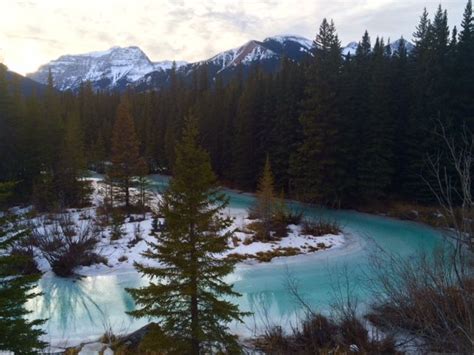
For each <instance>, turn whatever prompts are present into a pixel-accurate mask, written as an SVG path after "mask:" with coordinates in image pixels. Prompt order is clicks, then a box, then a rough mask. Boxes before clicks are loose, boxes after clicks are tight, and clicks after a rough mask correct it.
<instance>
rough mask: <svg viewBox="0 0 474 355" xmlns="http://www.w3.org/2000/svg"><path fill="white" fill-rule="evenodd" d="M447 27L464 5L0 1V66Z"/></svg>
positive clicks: (177, 56)
mask: <svg viewBox="0 0 474 355" xmlns="http://www.w3.org/2000/svg"><path fill="white" fill-rule="evenodd" d="M439 3H441V5H442V6H443V8H445V9H447V10H448V19H449V24H450V28H452V26H453V25H458V27H459V23H460V22H461V18H462V13H463V10H464V7H465V5H466V3H467V0H441V1H440V0H435V1H431V0H174V1H172V0H0V62H3V63H5V64H6V65H7V66H8V67H9V69H10V70H13V71H16V72H18V73H20V74H26V73H29V72H33V71H35V70H37V68H38V67H39V66H40V65H42V64H45V63H47V62H49V61H50V60H53V59H56V58H58V57H59V56H61V55H63V54H79V53H86V52H91V51H99V50H105V49H108V48H110V47H113V46H131V45H135V46H139V47H140V48H141V49H142V50H143V51H144V52H145V53H146V54H147V55H148V57H149V58H150V59H151V60H152V61H160V60H186V61H188V62H192V61H197V60H203V59H207V58H209V57H211V56H212V55H214V54H216V53H218V52H221V51H223V50H227V49H230V48H234V47H238V46H240V45H242V44H243V43H245V42H247V41H249V40H251V39H256V40H263V39H264V38H266V37H269V36H273V35H280V34H294V35H300V36H304V37H307V38H310V39H313V38H314V37H315V34H316V32H317V30H318V27H319V24H320V23H321V21H322V19H323V18H325V17H326V18H328V19H333V20H334V21H335V24H336V28H337V32H338V34H339V37H340V39H341V41H342V43H343V45H344V44H346V43H348V42H350V41H358V40H359V39H360V38H361V37H362V34H363V32H364V30H366V29H367V30H368V31H369V34H370V35H371V37H372V38H375V36H376V35H379V36H383V37H385V38H386V39H387V38H391V39H397V38H399V37H400V36H401V35H403V36H404V37H405V38H406V39H411V37H412V33H413V31H414V28H415V26H416V24H417V23H418V20H419V17H420V15H421V12H422V11H423V8H424V7H426V8H427V9H428V11H429V12H430V14H433V13H434V12H435V10H436V8H437V6H438V4H439Z"/></svg>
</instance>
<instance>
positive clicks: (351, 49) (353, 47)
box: [342, 42, 359, 56]
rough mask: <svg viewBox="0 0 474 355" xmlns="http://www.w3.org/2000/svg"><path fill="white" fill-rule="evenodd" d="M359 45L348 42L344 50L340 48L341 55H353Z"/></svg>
mask: <svg viewBox="0 0 474 355" xmlns="http://www.w3.org/2000/svg"><path fill="white" fill-rule="evenodd" d="M358 45H359V44H358V43H357V42H350V43H348V44H347V46H345V47H344V48H342V54H343V55H348V54H350V55H351V56H352V55H354V54H355V53H356V50H357V46H358Z"/></svg>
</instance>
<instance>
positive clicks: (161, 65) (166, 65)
mask: <svg viewBox="0 0 474 355" xmlns="http://www.w3.org/2000/svg"><path fill="white" fill-rule="evenodd" d="M173 63H176V69H178V68H181V67H183V66H185V65H187V64H188V62H185V61H184V60H179V61H172V60H162V61H160V62H154V63H153V66H154V68H155V70H163V71H166V70H170V69H171V68H172V67H173Z"/></svg>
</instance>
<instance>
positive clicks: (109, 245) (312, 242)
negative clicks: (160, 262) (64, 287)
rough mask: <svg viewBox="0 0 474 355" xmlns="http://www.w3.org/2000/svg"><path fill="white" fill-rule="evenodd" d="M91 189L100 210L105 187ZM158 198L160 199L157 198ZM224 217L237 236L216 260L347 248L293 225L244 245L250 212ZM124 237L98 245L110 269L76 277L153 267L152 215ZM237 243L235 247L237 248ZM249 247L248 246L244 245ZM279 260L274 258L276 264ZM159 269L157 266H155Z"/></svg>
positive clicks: (97, 267)
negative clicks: (273, 237) (274, 237)
mask: <svg viewBox="0 0 474 355" xmlns="http://www.w3.org/2000/svg"><path fill="white" fill-rule="evenodd" d="M90 181H91V183H92V187H93V188H94V193H93V196H92V203H93V205H94V206H98V205H99V204H100V203H101V201H102V199H103V197H102V189H103V183H102V182H101V181H100V180H99V179H96V178H91V179H90ZM155 198H159V196H156V197H155ZM68 213H69V214H71V216H72V218H73V219H74V221H76V222H77V223H80V219H81V216H82V218H83V217H84V216H90V217H91V218H94V217H95V207H90V208H84V209H75V210H69V211H68ZM225 214H227V215H229V216H231V217H232V218H233V225H232V226H231V227H230V229H231V230H237V231H236V232H235V233H234V236H235V238H234V240H229V247H230V250H228V251H227V252H225V253H224V254H221V255H218V256H217V257H225V256H227V255H229V254H241V255H247V256H249V258H248V259H247V260H244V261H243V263H246V264H253V263H255V262H257V261H256V260H255V259H254V258H252V257H251V256H255V255H256V254H257V253H259V252H268V251H272V250H276V249H278V248H290V247H291V248H298V249H300V252H299V253H301V254H305V253H309V252H311V247H312V248H318V243H323V244H324V245H325V247H326V248H331V249H334V248H337V247H340V246H342V245H343V244H344V240H345V238H344V236H343V235H342V234H340V235H325V236H322V237H313V236H309V235H302V234H301V228H300V227H299V226H294V225H291V226H289V229H290V231H289V233H288V236H287V237H285V238H283V239H281V240H278V241H275V242H259V241H254V242H251V243H248V244H247V243H244V241H245V240H246V239H248V238H252V234H250V233H251V232H249V231H248V230H247V227H246V226H247V225H248V223H250V222H251V221H250V220H248V219H247V210H245V209H238V208H227V209H226V211H225ZM133 217H134V218H135V219H137V218H139V217H141V215H135V216H133ZM138 225H139V226H140V229H141V231H142V233H141V237H142V240H141V241H139V242H137V243H136V244H134V245H132V244H133V243H131V241H132V240H133V239H134V238H135V236H134V231H135V228H136V227H137V226H138ZM123 230H124V235H123V237H122V238H120V239H119V240H115V241H114V240H111V239H110V234H111V229H110V227H108V228H106V229H105V230H104V231H103V232H102V233H101V238H100V240H99V243H98V244H97V246H96V249H95V251H96V252H97V253H98V254H99V255H101V256H103V257H105V258H107V260H108V262H107V265H104V264H94V265H91V266H82V267H79V268H78V269H77V270H76V273H77V274H79V275H83V276H98V275H105V274H120V273H124V272H129V271H131V270H133V269H134V267H133V264H134V262H139V263H148V264H149V263H150V260H149V259H147V258H144V257H143V256H142V253H143V252H144V251H145V250H147V249H148V248H149V246H148V244H147V243H149V242H156V237H155V236H153V235H150V232H151V230H152V214H151V213H147V214H146V216H145V219H144V220H143V221H139V222H138V221H130V220H129V219H126V221H125V223H124V224H123ZM234 243H236V244H234ZM245 244H247V245H245ZM318 249H320V250H318V251H317V253H320V252H323V251H324V250H325V249H321V248H318ZM35 259H36V261H37V263H38V266H39V269H40V270H41V271H43V272H50V271H51V268H50V266H49V264H48V262H47V261H46V260H45V259H44V257H43V256H42V255H41V253H40V252H39V251H36V252H35ZM276 259H278V258H275V260H276ZM155 266H157V265H155Z"/></svg>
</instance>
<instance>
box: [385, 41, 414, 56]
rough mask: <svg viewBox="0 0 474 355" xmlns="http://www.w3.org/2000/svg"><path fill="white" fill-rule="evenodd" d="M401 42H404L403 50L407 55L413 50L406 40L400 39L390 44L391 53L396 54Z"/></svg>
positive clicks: (412, 46)
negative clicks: (404, 49)
mask: <svg viewBox="0 0 474 355" xmlns="http://www.w3.org/2000/svg"><path fill="white" fill-rule="evenodd" d="M402 40H403V41H404V42H405V48H406V50H407V52H408V53H410V52H411V51H412V50H413V48H415V46H414V45H413V43H411V42H409V41H407V40H406V39H402V38H400V39H397V40H396V41H395V42H392V43H390V50H391V51H392V53H395V52H398V48H399V46H400V42H401V41H402Z"/></svg>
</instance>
